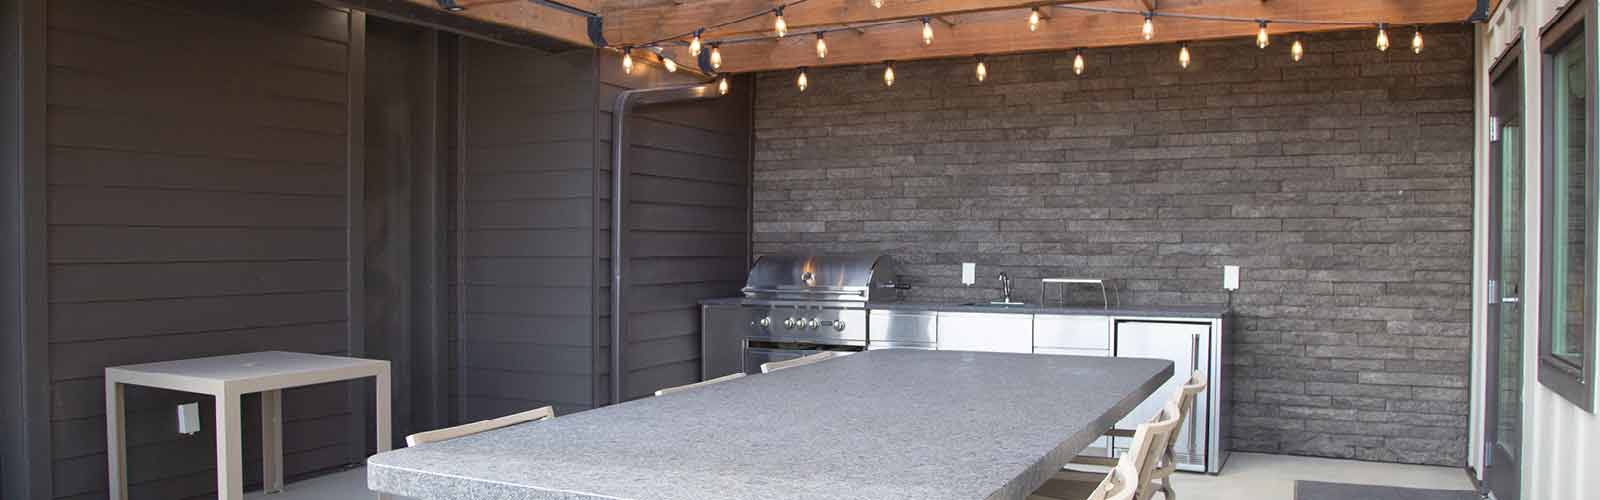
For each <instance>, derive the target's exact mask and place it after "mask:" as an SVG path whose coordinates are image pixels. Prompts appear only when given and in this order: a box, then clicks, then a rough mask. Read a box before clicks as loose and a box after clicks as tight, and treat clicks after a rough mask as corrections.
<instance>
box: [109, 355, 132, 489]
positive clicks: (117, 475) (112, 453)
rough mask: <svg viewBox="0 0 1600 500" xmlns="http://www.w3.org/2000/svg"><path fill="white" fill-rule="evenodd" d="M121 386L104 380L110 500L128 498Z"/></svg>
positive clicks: (113, 381) (126, 456)
mask: <svg viewBox="0 0 1600 500" xmlns="http://www.w3.org/2000/svg"><path fill="white" fill-rule="evenodd" d="M122 389H123V385H122V384H120V383H117V382H116V381H115V380H112V379H110V378H107V379H106V467H107V473H108V477H107V478H106V479H107V485H108V486H109V487H108V490H109V491H110V500H127V498H128V440H127V430H126V428H125V427H124V426H123V423H122V419H123V414H122V413H123V404H122Z"/></svg>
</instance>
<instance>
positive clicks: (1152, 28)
mask: <svg viewBox="0 0 1600 500" xmlns="http://www.w3.org/2000/svg"><path fill="white" fill-rule="evenodd" d="M1155 17H1156V15H1155V13H1153V12H1146V13H1144V26H1141V27H1140V28H1139V33H1140V34H1143V35H1144V39H1145V40H1149V39H1152V38H1155V37H1156V23H1155Z"/></svg>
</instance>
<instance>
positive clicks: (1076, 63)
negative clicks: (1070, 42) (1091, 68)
mask: <svg viewBox="0 0 1600 500" xmlns="http://www.w3.org/2000/svg"><path fill="white" fill-rule="evenodd" d="M1083 68H1084V64H1083V51H1082V50H1079V51H1078V54H1077V55H1075V56H1072V74H1074V75H1082V74H1083Z"/></svg>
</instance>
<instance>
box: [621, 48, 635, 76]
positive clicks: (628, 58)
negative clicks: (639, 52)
mask: <svg viewBox="0 0 1600 500" xmlns="http://www.w3.org/2000/svg"><path fill="white" fill-rule="evenodd" d="M622 73H623V74H625V75H631V74H633V54H629V53H628V51H627V50H623V51H622Z"/></svg>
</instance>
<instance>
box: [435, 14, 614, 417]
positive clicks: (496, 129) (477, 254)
mask: <svg viewBox="0 0 1600 500" xmlns="http://www.w3.org/2000/svg"><path fill="white" fill-rule="evenodd" d="M462 44H463V47H462V52H461V54H462V55H461V64H462V65H463V67H462V74H461V80H460V82H459V85H461V91H460V102H461V107H462V109H461V115H460V116H461V119H462V120H463V121H462V124H461V140H462V141H463V142H462V145H463V148H464V151H463V154H462V156H461V157H460V158H461V161H462V165H463V168H462V170H461V171H460V172H459V175H457V176H456V179H457V181H458V182H460V185H459V186H458V187H457V190H458V191H457V194H458V195H459V198H458V199H457V200H456V202H457V203H456V208H457V209H458V210H460V211H461V213H460V218H458V219H457V221H456V225H457V226H458V227H457V229H458V230H459V231H460V232H459V233H458V237H460V238H461V245H460V246H459V247H458V248H457V249H456V250H457V253H458V255H456V258H457V259H459V260H458V261H457V269H456V270H457V271H458V272H459V273H460V279H461V281H460V283H459V284H458V286H457V287H456V289H455V290H453V293H458V294H459V295H458V296H457V298H458V300H457V303H456V305H457V308H458V310H457V311H456V314H459V315H460V317H459V321H460V322H459V326H460V327H463V328H461V330H460V331H459V332H457V335H458V338H457V339H456V340H457V341H456V343H455V344H454V348H455V354H456V356H457V362H458V363H459V365H458V366H457V368H458V370H459V371H458V374H459V376H460V377H462V378H461V383H460V384H459V386H458V387H457V392H458V394H457V396H458V399H457V401H458V404H460V405H462V407H461V410H463V411H464V413H463V414H462V417H463V419H467V420H470V419H477V418H485V417H491V416H499V415H504V414H506V413H509V412H514V411H520V410H526V409H530V408H535V407H539V406H544V405H555V406H556V408H557V411H560V412H571V411H579V410H584V409H588V408H592V407H593V406H595V405H596V404H597V403H599V401H596V400H595V398H594V397H593V395H592V392H591V381H592V379H593V369H594V367H593V365H592V364H590V363H589V360H590V358H591V353H592V351H593V349H594V346H593V342H592V336H591V333H590V329H589V328H588V326H589V318H590V317H591V314H592V308H593V307H594V301H593V300H592V283H593V280H594V276H593V275H592V273H591V270H590V267H589V265H588V264H589V259H590V257H591V256H592V255H593V252H594V251H595V246H594V245H593V244H592V242H591V241H590V235H591V233H592V228H593V226H594V224H595V218H596V215H595V214H594V213H593V201H592V192H591V186H592V185H593V182H594V180H593V179H594V171H593V166H594V155H593V149H592V144H593V141H594V129H595V126H594V120H595V118H594V102H595V99H594V94H595V80H594V77H593V66H592V65H593V60H592V57H591V54H592V52H591V51H582V50H578V51H571V52H563V53H546V52H541V51H538V50H532V49H518V48H512V47H506V46H501V45H495V44H490V43H485V42H479V41H474V40H466V41H463V42H462Z"/></svg>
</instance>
